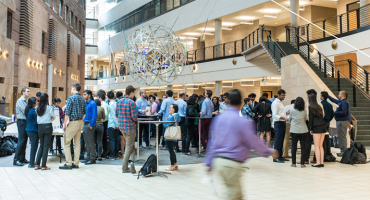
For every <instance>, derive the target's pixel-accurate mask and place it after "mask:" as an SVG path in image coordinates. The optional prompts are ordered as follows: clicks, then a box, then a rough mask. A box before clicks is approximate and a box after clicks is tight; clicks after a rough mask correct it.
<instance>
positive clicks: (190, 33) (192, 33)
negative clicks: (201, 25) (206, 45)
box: [185, 32, 200, 35]
mask: <svg viewBox="0 0 370 200" xmlns="http://www.w3.org/2000/svg"><path fill="white" fill-rule="evenodd" d="M185 35H200V33H194V32H189V33H185Z"/></svg>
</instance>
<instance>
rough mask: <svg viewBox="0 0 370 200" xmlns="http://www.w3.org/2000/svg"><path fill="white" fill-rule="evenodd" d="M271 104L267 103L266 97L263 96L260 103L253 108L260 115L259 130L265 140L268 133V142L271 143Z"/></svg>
mask: <svg viewBox="0 0 370 200" xmlns="http://www.w3.org/2000/svg"><path fill="white" fill-rule="evenodd" d="M270 111H271V105H270V104H269V103H267V99H266V97H261V98H260V100H259V104H257V106H256V107H255V108H254V109H253V110H252V112H253V113H255V114H256V115H257V116H258V123H257V131H258V132H260V138H261V140H263V138H264V136H265V133H266V144H267V145H270V139H271V113H270Z"/></svg>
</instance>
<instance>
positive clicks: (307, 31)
mask: <svg viewBox="0 0 370 200" xmlns="http://www.w3.org/2000/svg"><path fill="white" fill-rule="evenodd" d="M309 26H310V24H308V25H307V30H306V33H307V34H306V35H307V42H309V41H310V35H309V30H310V28H309Z"/></svg>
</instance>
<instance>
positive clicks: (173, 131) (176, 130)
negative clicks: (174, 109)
mask: <svg viewBox="0 0 370 200" xmlns="http://www.w3.org/2000/svg"><path fill="white" fill-rule="evenodd" d="M175 124H176V126H173V125H171V126H167V128H166V132H165V133H164V138H166V139H167V140H181V127H180V126H177V119H176V117H175Z"/></svg>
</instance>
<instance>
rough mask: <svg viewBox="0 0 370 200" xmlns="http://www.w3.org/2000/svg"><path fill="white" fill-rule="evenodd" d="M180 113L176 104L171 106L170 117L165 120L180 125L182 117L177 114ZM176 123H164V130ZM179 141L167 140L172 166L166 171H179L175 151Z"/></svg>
mask: <svg viewBox="0 0 370 200" xmlns="http://www.w3.org/2000/svg"><path fill="white" fill-rule="evenodd" d="M178 111H179V107H178V106H177V105H176V104H172V105H171V106H170V114H171V115H170V116H169V117H168V118H167V119H165V121H173V122H175V119H176V122H177V123H178V122H179V121H180V115H179V114H178V113H177V112H178ZM172 124H174V123H164V124H163V128H164V129H166V128H167V127H168V126H170V125H172ZM176 142H177V141H176V140H168V139H166V144H167V147H168V151H169V152H170V160H171V166H170V167H168V168H166V171H175V170H178V169H179V166H178V165H177V159H176V153H175V151H174V149H173V148H174V145H175V143H176Z"/></svg>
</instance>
